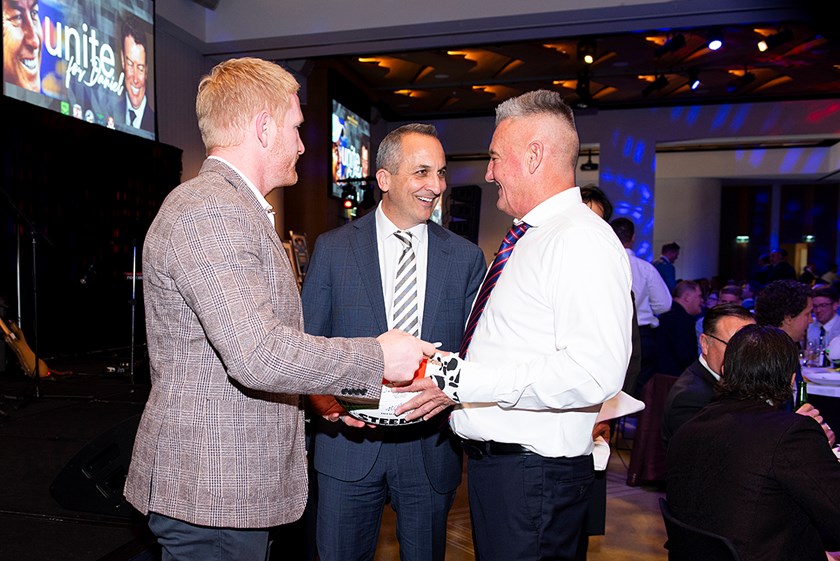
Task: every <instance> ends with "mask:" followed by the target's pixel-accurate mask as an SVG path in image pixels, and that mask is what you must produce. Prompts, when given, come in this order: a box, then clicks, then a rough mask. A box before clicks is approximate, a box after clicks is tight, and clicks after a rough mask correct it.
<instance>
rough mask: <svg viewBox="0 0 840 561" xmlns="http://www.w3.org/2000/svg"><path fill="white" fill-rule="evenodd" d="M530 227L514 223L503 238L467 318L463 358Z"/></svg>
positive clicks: (522, 223)
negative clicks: (503, 270) (509, 259)
mask: <svg viewBox="0 0 840 561" xmlns="http://www.w3.org/2000/svg"><path fill="white" fill-rule="evenodd" d="M528 228H530V226H529V225H528V224H525V223H524V222H521V223H520V224H519V225H514V226H513V227H512V228H511V229H510V231H509V232H508V233H507V235H506V236H505V239H504V240H502V245H500V246H499V252H498V253H497V254H496V257H495V259H493V264H492V265H490V270H489V271H487V276H486V277H484V283H483V284H482V285H481V290H479V291H478V297H477V298H476V299H475V303H474V304H473V307H472V311H471V312H470V318H469V319H468V320H467V329H466V331H464V338H463V339H462V340H461V349H460V351H459V354H460V356H461V358H466V357H467V348H468V347H469V346H470V341H472V337H473V333H475V326H476V325H478V318H480V317H481V312H483V311H484V306H486V305H487V300H488V299H489V298H490V292H491V291H492V290H493V287H494V286H496V282H497V281H498V280H499V277H500V276H501V274H502V269H504V267H505V264H506V263H507V261H508V258H510V254H511V252H512V251H513V246H514V244H516V242H518V241H519V238H521V237H522V236H523V235H524V234H525V231H526V230H527V229H528Z"/></svg>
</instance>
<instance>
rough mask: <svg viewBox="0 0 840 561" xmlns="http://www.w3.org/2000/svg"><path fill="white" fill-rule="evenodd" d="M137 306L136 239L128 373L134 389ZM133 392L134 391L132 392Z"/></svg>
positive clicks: (135, 245)
mask: <svg viewBox="0 0 840 561" xmlns="http://www.w3.org/2000/svg"><path fill="white" fill-rule="evenodd" d="M136 306H137V238H134V251H133V255H132V263H131V350H130V351H129V359H128V372H129V380H130V381H131V386H132V388H133V387H134V329H135V308H136ZM132 391H133V390H132Z"/></svg>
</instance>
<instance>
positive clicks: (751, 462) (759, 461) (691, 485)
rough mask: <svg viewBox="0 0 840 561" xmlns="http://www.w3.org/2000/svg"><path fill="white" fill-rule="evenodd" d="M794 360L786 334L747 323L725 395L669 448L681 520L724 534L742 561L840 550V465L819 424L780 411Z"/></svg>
mask: <svg viewBox="0 0 840 561" xmlns="http://www.w3.org/2000/svg"><path fill="white" fill-rule="evenodd" d="M797 364H798V360H797V348H796V345H795V344H794V343H793V341H791V339H790V337H788V336H787V334H786V333H784V332H783V331H781V330H780V329H776V328H774V327H767V326H757V325H748V326H746V327H743V328H742V329H741V330H740V331H738V332H737V333H735V334H734V335H733V336H732V338H731V339H730V340H729V344H728V345H727V348H726V352H725V355H724V362H723V371H722V375H723V377H722V380H721V384H720V391H721V398H720V399H719V400H717V401H714V402H712V403H711V404H709V405H708V406H706V407H705V408H703V410H702V411H700V413H699V414H697V416H695V417H694V418H692V419H691V420H689V421H688V422H686V423H685V424H684V425H683V426H682V428H680V430H679V431H677V433H676V434H675V435H674V436H673V438H672V439H671V442H670V446H669V447H668V479H667V487H666V489H667V501H668V504H669V505H670V507H671V510H672V511H673V513H674V515H675V517H676V518H677V519H679V520H681V521H683V522H686V523H688V524H690V525H692V526H695V527H698V528H700V529H702V530H706V531H708V532H713V533H715V534H718V535H721V536H724V537H726V538H728V539H729V540H730V541H731V542H732V543H733V544H734V546H735V549H736V550H737V551H738V553H739V555H740V557H741V559H742V560H743V561H774V560H778V561H791V560H814V561H818V560H824V559H826V553H825V551H826V550H827V549H828V550H831V551H834V550H836V549H840V463H838V462H837V458H836V457H835V455H834V454H833V453H832V451H831V448H830V446H829V444H828V441H827V440H826V437H825V433H824V432H823V431H822V430H821V429H820V424H819V423H820V422H821V421H822V419H821V418H820V417H817V418H815V419H811V418H807V417H803V416H801V415H795V414H793V413H789V412H787V411H783V410H781V409H780V408H779V405H780V404H781V403H783V402H784V401H786V400H787V397H788V396H789V395H790V391H791V378H792V376H793V373H794V371H795V370H796V365H797ZM823 540H825V541H823Z"/></svg>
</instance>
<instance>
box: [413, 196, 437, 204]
mask: <svg viewBox="0 0 840 561" xmlns="http://www.w3.org/2000/svg"><path fill="white" fill-rule="evenodd" d="M436 199H437V197H421V196H419V195H418V196H417V200H418V201H420V202H421V203H426V204H428V203H433V202H434V201H435V200H436Z"/></svg>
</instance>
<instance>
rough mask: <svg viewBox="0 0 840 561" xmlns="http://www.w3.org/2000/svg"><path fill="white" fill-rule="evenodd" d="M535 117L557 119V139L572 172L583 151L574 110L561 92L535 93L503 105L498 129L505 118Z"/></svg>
mask: <svg viewBox="0 0 840 561" xmlns="http://www.w3.org/2000/svg"><path fill="white" fill-rule="evenodd" d="M535 116H545V117H554V118H555V120H554V121H553V123H557V122H558V121H559V126H557V127H555V133H556V134H555V140H556V141H557V145H558V148H559V152H560V154H561V163H562V165H566V166H569V167H570V168H571V171H572V172H573V171H574V168H575V166H576V165H577V158H578V152H579V151H580V139H579V138H578V133H577V128H576V127H575V115H574V113H573V112H572V108H571V107H569V105H567V104H566V102H565V101H563V98H562V97H560V94H559V93H557V92H555V91H551V90H534V91H532V92H527V93H524V94H522V95H520V96H517V97H512V98H510V99H508V100H507V101H504V102H502V103H501V104H500V105H499V106H498V107H497V108H496V126H497V127H498V126H499V123H501V122H502V121H504V120H506V119H515V118H522V117H535ZM553 123H552V124H553Z"/></svg>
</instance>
